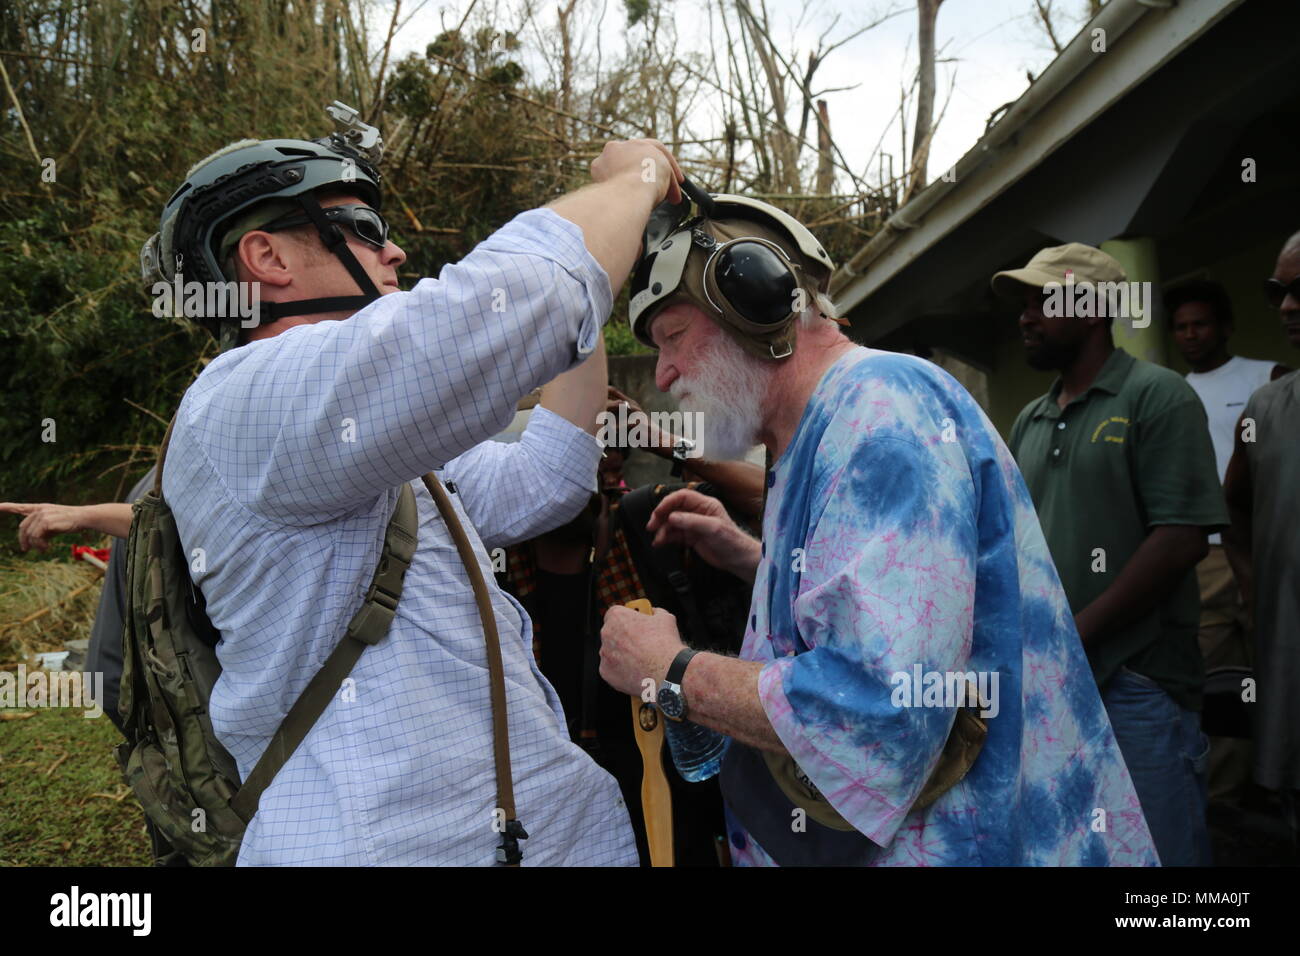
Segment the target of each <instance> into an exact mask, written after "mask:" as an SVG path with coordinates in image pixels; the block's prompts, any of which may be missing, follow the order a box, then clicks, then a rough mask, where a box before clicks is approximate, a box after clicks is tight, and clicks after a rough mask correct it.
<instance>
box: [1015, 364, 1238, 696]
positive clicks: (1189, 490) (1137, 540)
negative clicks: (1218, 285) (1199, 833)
mask: <svg viewBox="0 0 1300 956" xmlns="http://www.w3.org/2000/svg"><path fill="white" fill-rule="evenodd" d="M1060 393H1061V380H1060V379H1059V378H1058V379H1057V380H1056V382H1055V383H1053V385H1052V388H1051V390H1050V391H1049V392H1048V393H1047V394H1046V395H1044V396H1043V397H1042V398H1039V399H1037V400H1035V401H1033V402H1030V403H1029V404H1028V405H1026V406H1025V408H1024V409H1023V410H1022V411H1021V412H1020V415H1019V417H1018V418H1017V419H1016V423H1015V425H1014V426H1012V429H1011V440H1010V442H1009V443H1008V444H1009V445H1010V447H1011V452H1012V454H1013V455H1015V457H1016V461H1017V462H1018V463H1019V465H1020V470H1021V472H1022V473H1023V474H1024V476H1025V484H1026V485H1028V486H1029V494H1030V496H1031V497H1032V498H1033V500H1034V506H1035V507H1036V508H1037V509H1038V520H1039V522H1040V523H1041V524H1042V526H1043V534H1044V536H1045V537H1046V538H1047V545H1048V547H1049V548H1050V549H1051V552H1052V559H1053V560H1054V561H1055V562H1056V570H1057V573H1059V574H1060V576H1061V584H1062V585H1064V587H1065V594H1066V597H1067V598H1069V601H1070V609H1071V610H1072V611H1073V612H1074V613H1075V614H1078V613H1079V611H1081V610H1083V608H1085V607H1087V606H1088V605H1089V604H1090V603H1092V601H1094V600H1095V599H1096V598H1097V597H1098V596H1099V595H1100V594H1101V593H1102V592H1103V591H1105V590H1106V588H1108V587H1110V585H1111V584H1112V582H1114V580H1115V579H1116V577H1118V575H1119V573H1120V571H1122V570H1123V568H1124V565H1125V564H1127V563H1128V561H1129V559H1130V558H1132V557H1133V554H1134V553H1135V552H1136V551H1137V549H1138V547H1139V545H1141V544H1142V541H1143V540H1144V539H1145V538H1146V536H1147V534H1148V533H1149V532H1150V530H1151V529H1152V528H1154V527H1156V526H1157V525H1195V526H1198V527H1203V528H1206V529H1207V533H1209V531H1211V530H1214V529H1217V528H1220V527H1223V526H1226V525H1227V523H1228V514H1227V510H1226V508H1225V507H1224V502H1223V491H1222V489H1221V487H1220V485H1219V477H1218V472H1217V471H1216V470H1215V465H1214V446H1213V445H1212V444H1211V442H1210V432H1209V427H1208V425H1207V424H1206V417H1205V407H1204V406H1203V405H1202V404H1201V401H1200V399H1199V398H1197V396H1196V393H1195V392H1194V391H1192V388H1191V386H1190V385H1188V384H1187V382H1186V381H1184V379H1183V377H1182V376H1181V375H1178V374H1177V373H1176V372H1173V371H1171V370H1169V369H1167V368H1163V367H1162V366H1159V365H1153V364H1152V363H1150V362H1143V361H1139V360H1138V359H1135V358H1133V356H1131V355H1129V354H1128V353H1127V352H1125V351H1123V350H1122V349H1116V350H1115V351H1114V352H1113V353H1112V354H1111V356H1110V358H1108V359H1107V360H1106V364H1105V365H1103V366H1102V368H1101V372H1100V373H1099V374H1098V375H1097V378H1096V380H1095V381H1093V383H1092V385H1091V386H1090V387H1089V388H1088V390H1087V391H1086V392H1084V393H1083V394H1082V395H1079V396H1077V397H1076V398H1075V399H1074V400H1073V401H1071V402H1070V403H1069V404H1068V405H1066V406H1065V408H1061V407H1060V406H1059V405H1057V404H1056V399H1057V396H1058V395H1060ZM1200 613H1201V599H1200V593H1199V591H1198V589H1197V585H1196V571H1195V569H1194V568H1193V569H1192V570H1189V571H1188V572H1187V575H1186V576H1185V577H1184V578H1183V580H1182V581H1181V582H1180V583H1179V585H1178V586H1177V587H1176V588H1175V589H1174V590H1173V592H1172V593H1171V594H1170V595H1169V596H1168V597H1166V598H1165V600H1164V601H1162V602H1161V603H1160V604H1159V605H1158V606H1157V607H1156V609H1154V610H1153V611H1152V612H1151V613H1150V614H1148V615H1147V616H1146V617H1145V618H1143V619H1142V620H1140V621H1138V622H1137V623H1135V624H1133V625H1132V626H1130V627H1128V628H1126V629H1125V630H1123V631H1121V632H1120V633H1117V634H1111V635H1102V636H1100V642H1099V643H1098V644H1096V645H1095V646H1093V647H1091V648H1089V649H1088V657H1089V660H1090V661H1091V663H1092V668H1093V675H1094V676H1095V677H1096V679H1097V684H1098V685H1099V686H1103V687H1104V686H1105V684H1106V682H1107V681H1108V680H1110V678H1111V677H1113V676H1114V675H1115V673H1116V672H1117V671H1118V670H1119V669H1120V667H1121V666H1123V667H1127V668H1129V669H1130V670H1133V671H1136V672H1137V673H1139V674H1142V675H1144V676H1146V677H1149V678H1150V679H1151V680H1153V681H1155V682H1156V683H1157V684H1159V685H1160V686H1161V687H1162V688H1164V690H1165V691H1166V692H1167V693H1168V694H1169V695H1170V696H1171V697H1173V698H1174V700H1176V701H1178V703H1179V704H1180V705H1181V706H1183V707H1185V708H1187V709H1189V710H1200V707H1201V691H1202V688H1203V685H1204V683H1205V669H1204V666H1203V664H1202V663H1201V653H1200V648H1199V647H1198V645H1197V641H1196V634H1197V630H1198V627H1199V619H1200Z"/></svg>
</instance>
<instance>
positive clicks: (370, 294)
mask: <svg viewBox="0 0 1300 956" xmlns="http://www.w3.org/2000/svg"><path fill="white" fill-rule="evenodd" d="M326 110H327V112H329V114H330V115H331V116H332V117H333V118H334V119H335V121H336V122H337V123H338V125H339V127H340V128H339V131H337V132H334V133H331V134H330V135H329V136H326V137H323V138H321V139H316V140H298V139H269V140H261V141H258V140H251V139H248V140H241V141H240V142H237V143H232V144H230V145H229V146H226V147H225V148H223V149H221V150H218V151H217V152H215V153H213V154H212V155H211V156H209V157H207V158H206V159H204V160H202V161H200V162H199V163H198V164H197V165H195V166H194V167H193V168H192V169H190V171H189V174H188V176H187V178H186V180H185V182H184V183H183V184H182V185H181V187H180V188H179V189H177V190H176V192H175V193H173V194H172V197H171V198H170V199H169V200H167V204H166V205H165V206H164V207H163V212H162V217H161V220H160V223H159V228H158V232H156V233H154V235H152V236H150V237H149V239H148V240H147V241H146V242H145V244H144V247H143V248H142V249H141V250H140V272H141V277H142V278H143V280H144V282H145V283H146V287H148V286H149V285H152V284H153V283H156V282H167V283H171V282H174V281H177V280H178V278H179V279H182V280H183V281H184V282H190V281H198V282H201V283H210V282H211V283H223V282H226V281H227V280H233V279H234V278H235V277H234V276H226V275H225V274H224V272H223V269H222V265H221V263H220V262H218V243H219V242H220V241H221V239H222V232H223V230H225V229H227V228H228V227H229V226H230V225H231V223H233V222H234V221H235V220H236V219H237V218H239V217H240V216H241V214H244V213H247V211H248V210H250V209H251V208H252V207H254V206H257V205H259V204H262V203H265V202H266V201H267V200H273V199H278V200H281V201H285V200H287V201H290V202H292V203H294V204H296V205H298V206H300V207H301V208H302V211H303V212H304V213H305V214H306V216H307V217H308V218H309V219H310V221H311V223H312V224H313V225H315V227H316V230H317V232H318V233H319V235H320V237H321V240H322V241H323V242H324V243H325V246H326V248H327V249H329V251H330V252H332V253H333V254H334V255H335V256H337V257H338V258H339V260H340V261H341V262H342V263H343V265H344V267H345V268H347V270H348V272H349V273H350V274H351V276H352V278H353V279H354V280H355V281H356V283H357V285H358V286H359V287H360V291H361V294H360V295H355V296H333V297H328V298H317V299H304V300H299V301H296V302H277V303H262V304H261V305H260V307H259V309H258V320H259V324H261V325H266V324H269V323H270V322H275V321H277V320H279V319H282V318H285V317H287V316H291V315H306V314H309V313H313V312H329V311H341V310H344V309H351V310H356V309H360V308H362V307H364V306H365V305H368V304H369V303H371V302H373V301H374V300H375V299H378V298H379V290H378V289H376V288H375V284H374V282H373V281H372V280H371V278H370V276H369V275H368V274H367V273H366V271H365V269H364V268H362V266H361V263H360V262H358V261H357V258H356V256H355V255H353V253H352V250H351V249H349V248H348V244H347V239H346V237H345V235H344V233H343V231H342V230H341V229H340V228H339V226H338V225H337V224H336V223H334V222H331V221H329V220H328V219H326V217H325V213H324V210H323V209H322V208H321V205H320V202H319V201H318V200H317V198H316V196H315V191H316V190H318V189H321V188H322V187H326V186H338V187H340V188H344V189H347V190H348V191H350V192H354V193H356V194H357V195H358V196H359V197H360V198H361V199H362V200H363V201H365V202H366V204H367V205H370V206H372V207H374V208H375V209H378V208H379V206H380V189H379V180H380V173H379V170H378V168H377V167H378V164H379V161H380V158H381V157H382V155H383V140H382V139H381V138H380V135H379V131H378V130H377V129H375V128H374V127H372V126H368V125H366V124H365V123H362V122H360V120H359V119H358V117H357V113H356V111H355V110H352V109H351V108H350V107H347V106H344V105H343V104H341V103H338V102H337V101H336V102H335V103H333V104H332V105H331V106H329V107H327V108H326ZM198 321H199V323H200V324H201V325H203V327H204V328H206V329H207V330H208V331H209V332H210V333H212V335H213V336H214V337H215V338H216V339H217V340H218V341H219V342H220V343H221V346H222V349H223V350H224V349H226V348H229V347H232V346H233V345H234V344H235V341H236V340H237V337H238V333H239V328H240V317H239V316H223V315H204V316H200V317H198Z"/></svg>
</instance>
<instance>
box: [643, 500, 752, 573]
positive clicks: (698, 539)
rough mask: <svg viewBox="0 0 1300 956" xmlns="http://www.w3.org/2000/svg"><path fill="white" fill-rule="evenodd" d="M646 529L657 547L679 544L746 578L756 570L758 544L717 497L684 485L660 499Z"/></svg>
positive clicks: (709, 561)
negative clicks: (652, 533)
mask: <svg viewBox="0 0 1300 956" xmlns="http://www.w3.org/2000/svg"><path fill="white" fill-rule="evenodd" d="M646 530H647V531H652V532H654V539H653V541H652V542H651V543H652V544H653V545H654V546H655V547H656V548H658V547H662V546H663V545H666V544H681V545H685V546H686V547H688V548H693V549H694V551H695V553H696V554H698V555H699V556H700V557H701V558H703V559H704V560H705V561H707V562H708V563H709V564H711V565H713V566H714V567H715V568H718V569H720V570H723V571H729V572H730V573H732V574H734V575H736V576H737V577H739V578H743V579H745V580H747V581H753V580H754V574H755V572H756V571H757V570H758V559H759V553H760V546H759V543H758V542H757V541H756V540H755V539H754V538H752V537H750V536H749V535H748V534H746V533H745V532H744V531H743V530H741V528H740V526H739V525H737V524H736V523H735V522H734V521H732V520H731V516H730V515H729V514H727V509H726V508H724V507H723V506H722V502H720V501H718V499H717V498H711V497H709V496H708V495H702V494H700V493H699V492H698V491H692V490H691V489H689V488H683V489H682V490H681V491H674V492H673V493H672V494H671V495H668V496H667V497H666V498H664V500H663V501H661V502H659V506H658V507H657V508H655V510H654V513H653V514H651V515H650V520H649V522H647V524H646Z"/></svg>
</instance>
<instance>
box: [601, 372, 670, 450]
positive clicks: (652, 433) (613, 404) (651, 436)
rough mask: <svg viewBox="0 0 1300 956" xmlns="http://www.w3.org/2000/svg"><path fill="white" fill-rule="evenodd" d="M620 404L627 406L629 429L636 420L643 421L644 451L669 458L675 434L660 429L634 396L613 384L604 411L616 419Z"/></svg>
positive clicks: (633, 425) (634, 424)
mask: <svg viewBox="0 0 1300 956" xmlns="http://www.w3.org/2000/svg"><path fill="white" fill-rule="evenodd" d="M620 405H626V406H627V426H628V429H629V430H631V429H633V428H635V427H636V423H637V422H638V421H642V422H644V423H645V432H646V444H645V448H646V451H649V452H651V453H652V454H655V455H658V456H659V457H660V458H668V459H671V458H672V457H673V444H674V443H675V442H676V441H677V436H676V435H674V434H672V433H671V432H665V431H661V430H660V429H659V427H658V426H656V425H655V423H654V419H653V418H651V417H650V416H649V415H647V414H646V412H645V409H643V408H642V407H641V406H640V405H639V404H638V403H637V401H636V399H634V398H630V397H628V396H627V395H624V394H623V393H622V392H620V391H619V390H618V389H616V388H615V387H614V386H613V385H611V386H610V387H609V398H608V399H607V400H606V402H605V411H607V412H609V414H610V415H611V416H612V417H613V419H614V421H618V409H619V406H620Z"/></svg>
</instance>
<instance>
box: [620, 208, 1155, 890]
mask: <svg viewBox="0 0 1300 956" xmlns="http://www.w3.org/2000/svg"><path fill="white" fill-rule="evenodd" d="M684 185H685V184H684ZM688 192H690V191H689V190H688ZM690 194H692V195H695V194H694V193H693V192H692V193H690ZM696 202H697V206H698V209H699V212H698V215H697V216H690V215H672V214H671V213H672V211H671V209H668V210H664V211H663V214H662V215H660V214H658V213H657V214H656V215H655V216H652V217H651V226H652V227H658V228H652V229H651V230H648V231H647V236H646V241H645V252H644V254H643V257H642V260H641V262H640V263H639V264H638V266H637V268H636V270H635V272H634V275H633V279H632V288H631V299H630V312H631V322H632V329H633V331H634V332H635V334H636V335H637V337H638V338H639V339H640V340H641V341H643V342H646V343H648V344H651V345H652V346H653V347H654V348H656V349H657V350H658V352H659V359H658V365H657V368H656V382H657V384H658V386H659V388H660V389H661V390H663V391H669V392H671V393H672V394H673V395H674V396H675V397H677V398H678V400H679V402H680V403H681V405H682V408H683V410H688V411H689V410H696V411H699V412H700V413H701V414H702V415H703V416H704V421H703V422H702V423H701V425H702V429H703V433H702V445H703V447H702V448H701V449H700V451H701V452H702V453H703V454H704V456H706V457H712V458H725V457H729V456H734V455H738V454H740V453H743V452H744V451H745V450H747V449H748V448H749V447H750V446H751V445H754V444H756V443H760V442H761V443H762V444H764V445H765V446H766V447H767V452H768V455H769V463H770V464H769V470H768V473H767V480H766V489H767V491H766V494H767V499H766V507H765V509H764V516H763V536H762V539H761V540H755V539H754V538H752V537H751V536H750V535H748V534H747V533H746V532H744V531H743V530H742V529H740V528H739V527H738V526H737V525H735V524H734V523H733V522H732V521H731V520H730V518H729V517H728V516H727V515H726V513H725V512H724V511H723V510H722V508H721V507H720V506H719V505H718V504H717V503H716V502H714V501H712V500H711V499H706V498H705V497H704V496H702V495H699V494H697V493H695V492H693V491H689V490H684V491H678V492H676V493H674V494H672V495H670V496H668V497H667V498H665V499H664V501H663V502H662V503H661V504H660V505H659V506H658V508H656V510H655V511H654V513H653V515H652V516H651V519H650V523H649V528H650V529H651V530H652V531H653V532H654V534H655V540H654V543H655V544H656V545H664V544H670V543H671V544H684V545H687V546H690V547H692V548H693V549H694V550H695V552H696V554H698V555H699V556H700V557H701V558H702V559H703V560H705V561H707V562H709V563H710V564H713V565H714V566H715V567H719V568H723V569H726V570H729V571H731V572H732V573H734V574H735V575H737V576H738V577H741V578H743V579H745V580H747V581H752V582H753V585H754V591H753V595H754V596H753V603H752V605H751V608H750V616H749V622H748V627H747V629H746V632H745V636H744V645H743V648H742V650H741V653H740V658H739V659H735V658H729V657H726V656H723V655H719V654H713V653H696V652H695V651H693V650H691V649H688V648H685V647H684V646H683V643H682V639H681V636H680V634H679V632H678V628H677V625H676V622H675V620H674V618H673V617H672V615H670V614H668V613H666V612H664V611H661V610H657V611H656V612H655V614H654V615H653V616H651V617H649V618H647V617H645V616H643V615H638V614H634V613H632V612H631V611H628V610H627V609H625V608H619V607H614V608H610V610H609V611H608V612H607V614H606V617H605V623H604V628H603V630H602V632H601V638H602V649H601V661H602V663H601V675H602V676H603V677H604V678H605V680H606V681H608V682H609V683H610V684H611V685H612V686H614V687H615V688H616V689H619V690H622V691H624V692H626V693H636V692H638V690H639V689H641V688H643V687H644V686H645V683H644V682H646V681H647V680H650V681H653V682H654V683H655V684H656V685H657V686H658V687H659V688H660V690H659V697H658V699H659V702H660V706H661V709H662V710H663V712H664V713H665V714H666V715H667V716H668V717H669V718H670V719H676V720H683V721H687V722H691V723H694V724H697V725H700V726H702V727H705V728H708V729H710V730H712V731H715V732H716V733H717V734H720V735H723V736H725V737H727V738H729V741H728V742H727V743H726V751H725V755H724V756H723V757H722V760H721V775H720V782H721V786H722V792H723V796H724V798H725V800H726V804H727V810H728V818H727V819H728V836H729V842H730V849H731V853H732V858H733V860H735V861H736V862H738V863H741V864H745V865H773V864H779V865H798V864H812V865H817V864H822V865H826V864H848V865H868V866H870V865H903V866H908V865H958V866H981V865H1058V866H1059V865H1152V864H1154V863H1155V862H1156V855H1155V852H1154V849H1153V846H1152V843H1151V838H1150V835H1149V833H1148V830H1147V826H1146V823H1145V822H1144V820H1143V818H1142V813H1141V810H1140V808H1139V806H1138V800H1137V796H1136V794H1135V793H1134V789H1133V785H1132V782H1131V781H1130V779H1129V775H1128V773H1127V771H1126V770H1125V768H1124V763H1123V760H1122V758H1121V756H1120V752H1119V748H1118V746H1117V745H1116V741H1115V737H1114V735H1113V734H1112V733H1111V730H1110V727H1109V725H1108V724H1107V722H1106V716H1105V712H1104V710H1103V709H1102V705H1101V701H1100V699H1099V696H1098V693H1097V690H1096V688H1095V686H1094V685H1093V682H1092V678H1091V675H1090V674H1089V671H1088V665H1087V661H1086V659H1085V658H1084V654H1083V651H1082V648H1080V646H1079V642H1078V638H1077V636H1076V634H1075V631H1074V627H1073V624H1072V623H1071V620H1070V615H1069V608H1068V605H1067V603H1066V598H1065V594H1064V593H1063V591H1062V589H1061V585H1060V582H1059V580H1058V578H1057V576H1056V572H1055V569H1054V568H1053V566H1052V560H1051V555H1050V554H1049V552H1048V549H1047V545H1046V543H1045V541H1044V539H1043V534H1042V531H1041V530H1040V529H1039V525H1038V521H1037V519H1036V517H1035V515H1034V509H1033V503H1032V501H1031V500H1030V498H1029V495H1028V493H1027V491H1026V489H1025V486H1024V483H1023V482H1022V481H1021V479H1020V475H1019V472H1018V471H1017V470H1016V466H1015V462H1014V461H1013V459H1012V457H1011V454H1010V452H1009V451H1008V450H1007V447H1006V445H1004V444H1003V442H1002V440H1001V439H1000V438H999V437H998V435H997V432H996V431H994V429H993V427H992V425H991V424H990V423H989V421H988V419H987V418H986V417H985V416H984V414H983V413H982V412H981V411H980V409H979V407H978V405H977V404H976V403H975V401H974V399H973V398H972V397H971V396H970V395H969V394H968V393H967V392H966V391H965V390H964V389H963V388H962V387H961V386H960V385H959V384H958V383H957V382H956V381H955V380H954V379H953V378H952V377H951V376H949V375H947V374H946V373H945V372H943V371H942V370H941V369H939V368H938V367H937V366H935V365H933V364H931V363H929V362H926V361H924V360H922V359H919V358H916V357H913V356H908V355H900V354H895V353H889V352H880V351H876V350H873V349H867V348H862V347H860V346H856V345H854V343H853V342H851V341H850V340H849V339H848V338H846V337H845V336H844V334H843V333H842V332H841V331H840V329H839V327H838V326H837V324H836V322H835V321H834V320H833V319H831V318H830V316H832V315H833V314H834V313H833V311H832V309H833V306H832V304H831V303H830V301H829V300H828V299H827V298H826V295H825V293H826V289H827V283H828V280H829V277H830V274H831V270H832V265H831V262H830V259H829V258H828V257H827V256H826V253H825V251H824V250H823V249H822V247H821V246H820V244H819V243H818V242H817V240H816V239H815V238H814V237H813V236H812V235H811V233H809V232H808V230H807V229H806V228H804V227H803V226H802V225H801V224H800V223H798V222H797V221H795V220H794V219H793V218H792V217H790V216H788V215H786V214H785V213H783V212H781V211H780V210H777V209H775V208H773V207H771V206H768V205H766V204H764V203H760V202H756V201H754V200H751V199H746V198H743V197H735V196H713V197H709V196H696ZM971 684H979V687H978V688H977V694H976V696H978V697H979V700H978V702H977V701H976V700H975V699H974V698H973V697H972V696H965V695H964V692H966V691H967V688H968V687H969V686H970V685H971ZM936 685H943V686H946V687H948V688H949V690H947V691H946V692H943V691H942V689H941V690H940V692H938V693H935V689H936ZM954 687H957V688H960V691H957V690H954V689H953V688H954ZM927 688H928V690H927ZM981 728H982V729H981ZM670 732H671V731H670ZM692 733H694V731H692ZM981 735H983V736H981ZM714 739H715V740H716V737H715V738H714ZM714 746H715V745H713V744H711V745H710V747H709V748H708V750H707V751H706V752H708V753H712V752H713V747H714Z"/></svg>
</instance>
